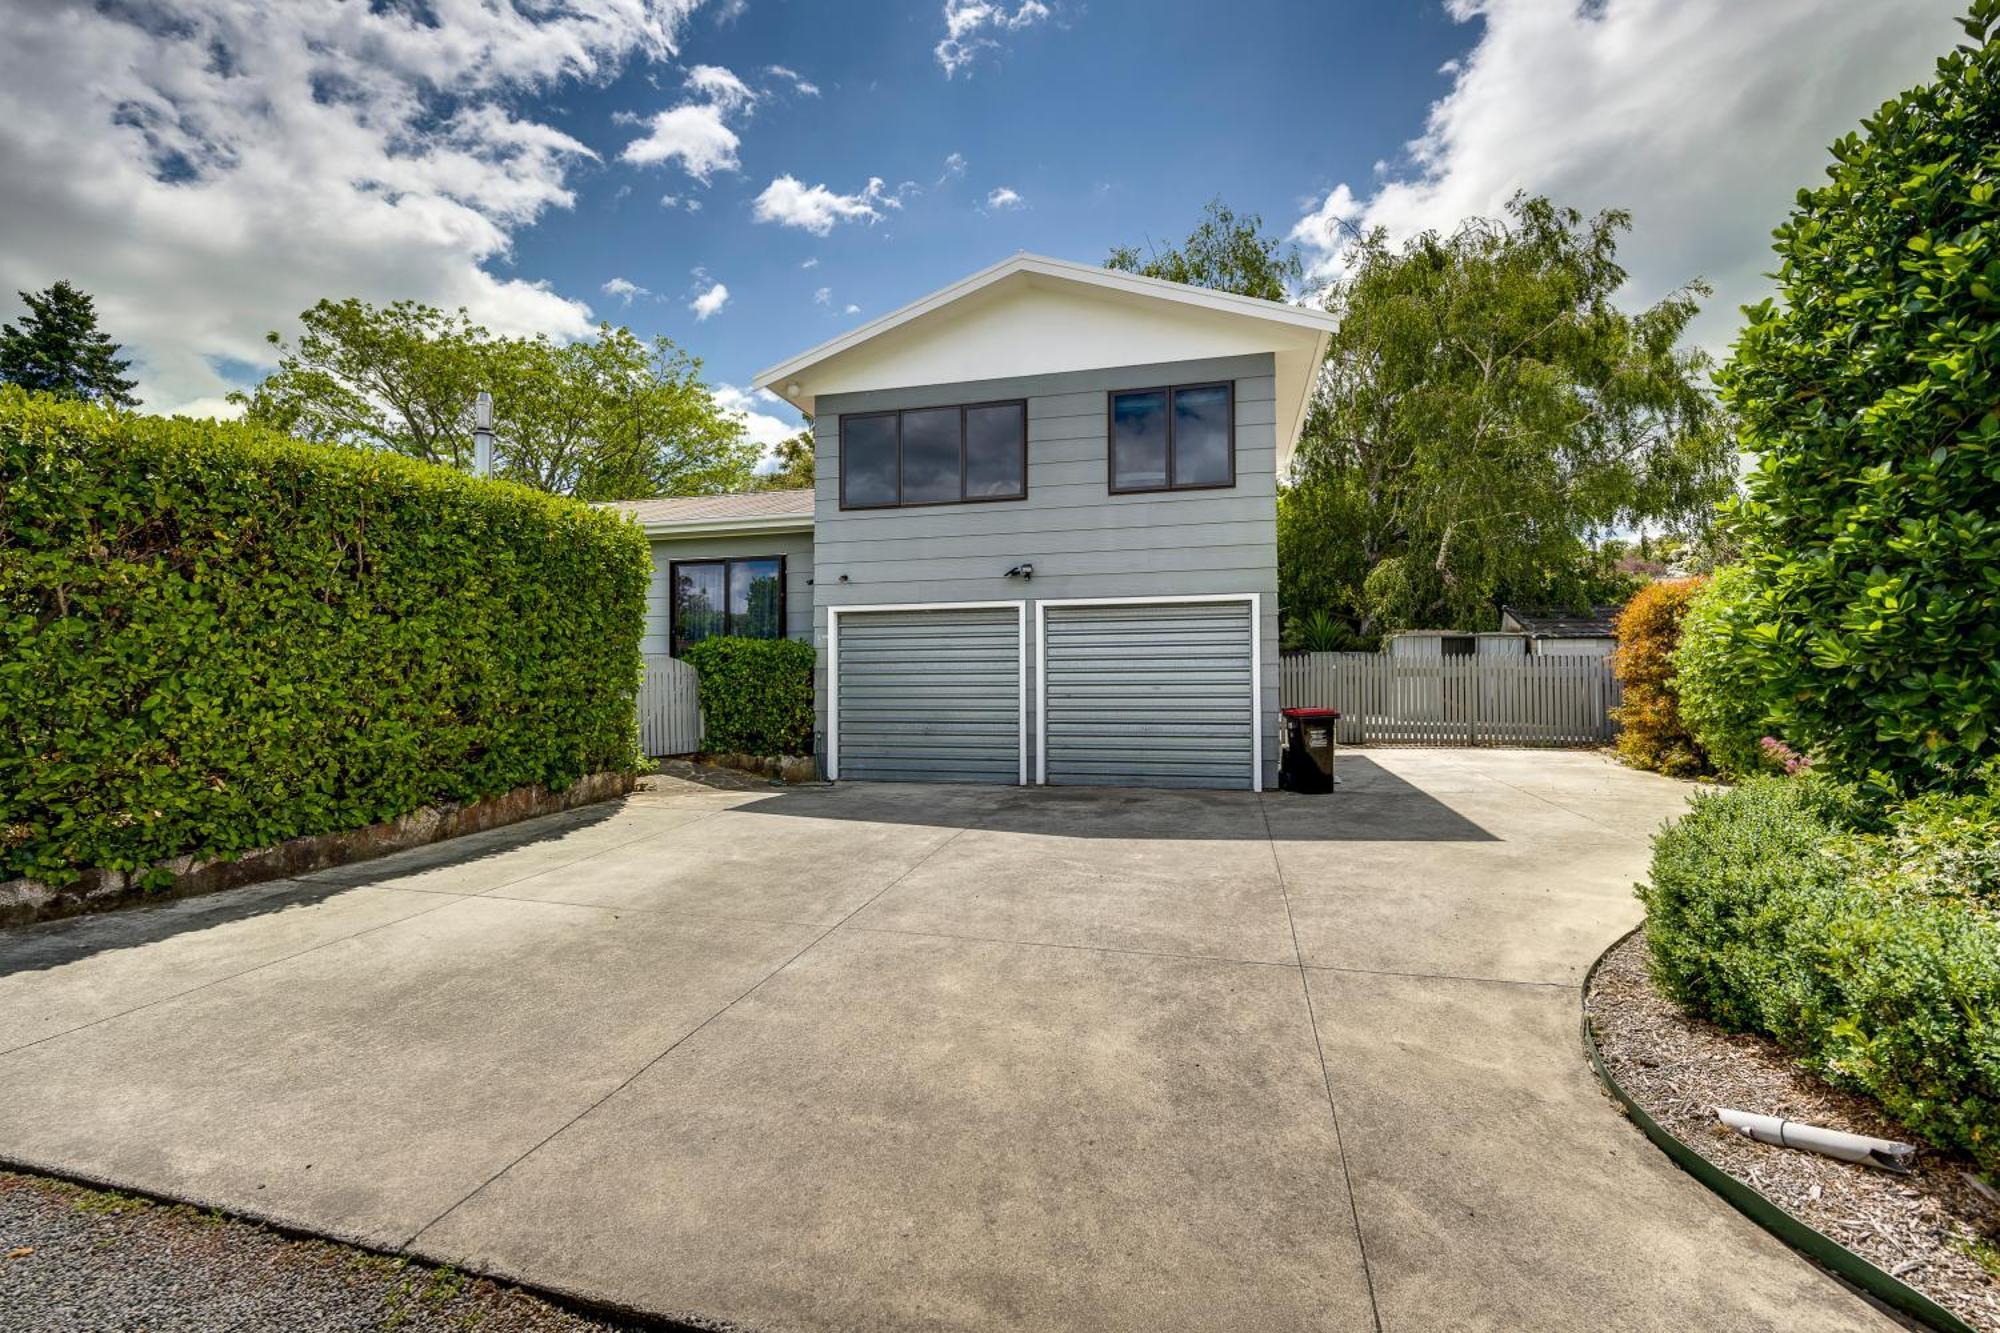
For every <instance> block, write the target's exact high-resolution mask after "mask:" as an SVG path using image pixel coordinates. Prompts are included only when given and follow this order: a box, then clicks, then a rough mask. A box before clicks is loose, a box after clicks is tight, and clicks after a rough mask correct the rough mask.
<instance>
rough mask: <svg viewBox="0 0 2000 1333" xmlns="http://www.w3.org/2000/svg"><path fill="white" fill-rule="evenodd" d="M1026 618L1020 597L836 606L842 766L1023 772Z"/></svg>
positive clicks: (838, 757)
mask: <svg viewBox="0 0 2000 1333" xmlns="http://www.w3.org/2000/svg"><path fill="white" fill-rule="evenodd" d="M1023 620H1024V616H1023V613H1022V609H1021V605H1020V604H1019V603H1016V602H1005V603H995V604H992V605H977V606H949V607H926V608H894V609H885V608H867V609H862V608H852V609H849V608H842V609H839V610H837V611H836V612H835V614H834V617H833V621H832V631H831V635H830V641H831V644H832V650H833V672H834V677H835V693H834V698H833V700H832V708H831V711H832V715H833V717H834V719H835V730H834V734H833V737H832V744H831V746H830V747H829V748H831V749H832V751H833V760H834V772H835V775H836V776H837V777H839V778H842V779H849V780H852V779H860V780H863V781H866V780H871V779H872V780H874V781H878V782H1021V781H1023V780H1024V773H1023V768H1024V764H1023V761H1022V755H1021V745H1022V741H1023V736H1022V733H1023V731H1024V729H1025V721H1024V717H1023V711H1022V708H1023V704H1024V702H1025V700H1024V696H1023V691H1022V683H1021V682H1022V676H1021V661H1022V635H1023V632H1024V625H1023Z"/></svg>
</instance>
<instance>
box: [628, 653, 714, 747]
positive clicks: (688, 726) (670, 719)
mask: <svg viewBox="0 0 2000 1333" xmlns="http://www.w3.org/2000/svg"><path fill="white" fill-rule="evenodd" d="M699 680H700V677H699V676H698V675H697V674H696V673H695V669H694V668H693V667H691V666H689V665H688V664H687V663H686V662H683V661H681V660H680V659H679V658H677V657H668V656H666V655H665V654H655V653H647V654H646V678H645V680H644V681H643V682H642V683H641V684H640V686H639V747H640V749H642V750H644V751H645V752H646V754H647V756H648V757H653V758H657V757H658V756H660V755H666V754H693V753H694V752H695V751H696V750H699V749H700V748H701V733H702V727H701V698H700V694H699V692H698V690H697V688H696V686H697V682H698V681H699Z"/></svg>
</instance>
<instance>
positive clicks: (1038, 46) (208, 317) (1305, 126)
mask: <svg viewBox="0 0 2000 1333" xmlns="http://www.w3.org/2000/svg"><path fill="white" fill-rule="evenodd" d="M1962 4H1963V0H1756V3H1754V4H1746V3H1743V2H1742V0H1396V2H1395V3H1389V2H1388V0H1376V2H1373V3H1363V2H1361V0H1222V2H1220V3H1199V4H1197V3H1175V2H1173V0H1152V2H1151V3H1143V2H1141V0H911V2H908V3H892V2H891V0H865V2H864V0H840V2H839V3H834V2H832V0H818V2H809V0H314V3H310V4H291V5H276V6H273V5H270V4H268V3H266V0H0V30H4V31H5V32H6V33H7V37H8V40H7V41H6V42H5V43H0V180H5V181H7V182H8V188H7V189H6V190H4V191H0V293H7V292H11V291H13V290H15V289H21V288H27V289H35V288H41V287H45V286H47V285H48V284H49V283H50V282H53V281H55V280H56V279H58V278H67V279H69V280H71V281H73V282H76V283H78V284H79V285H81V286H82V287H84V288H85V290H87V291H89V292H91V293H93V294H94V295H95V296H96V298H97V302H98V309H99V312H100V316H101V319H102V323H103V325H104V327H105V328H106V329H107V330H108V331H109V332H110V333H111V335H112V336H113V337H114V338H115V339H117V340H118V341H119V342H121V343H122V344H124V346H125V347H126V349H127V351H128V352H129V353H130V354H131V355H132V356H133V357H134V361H135V371H136V373H137V376H138V379H139V393H140V396H141V397H142V399H143V400H144V402H145V404H146V407H147V408H148V410H153V411H163V412H170V411H180V412H188V413H195V414H209V413H213V414H218V415H226V414H228V413H229V412H230V411H231V410H232V409H231V408H230V407H229V405H228V404H227V403H226V401H225V395H226V394H227V393H228V391H229V390H231V389H232V388H238V387H244V386H246V385H247V384H250V383H254V382H255V380H256V379H257V378H258V377H259V376H260V375H261V374H263V373H264V372H265V370H267V369H268V367H269V366H270V364H271V363H272V359H273V356H274V353H273V350H272V348H271V347H270V346H269V345H268V344H267V343H266V342H265V340H264V335H265V333H266V332H267V331H271V330H276V331H278V332H280V333H281V334H286V335H289V334H291V333H293V332H294V331H295V330H296V327H297V325H296V321H297V315H298V313H299V312H300V311H301V310H304V309H305V308H307V307H308V306H310V305H311V304H312V303H313V302H314V301H317V300H319V299H321V298H322V297H343V296H355V297H360V298H362V299H364V300H368V301H374V302H378V303H380V302H388V301H393V300H397V299H401V298H410V299H414V300H419V301H425V302H428V303H430V304H433V305H438V306H442V307H445V308H452V307H457V306H461V305H462V306H464V307H466V308H468V309H469V310H470V311H471V312H472V313H473V314H474V315H475V316H476V317H477V318H479V319H480V320H482V321H483V322H485V323H486V324H487V325H488V326H489V327H491V328H493V329H494V330H495V331H496V332H502V333H509V334H516V333H545V334H548V335H550V336H553V337H557V338H575V337H585V336H588V335H589V333H590V331H591V329H592V328H593V326H594V322H595V320H597V319H600V318H608V319H611V320H614V321H620V322H626V323H630V324H631V325H632V326H633V327H634V328H635V329H637V330H638V331H640V332H641V333H645V334H652V333H664V334H666V335H667V336H669V337H671V338H673V339H674V340H675V341H676V342H678V343H680V344H681V345H683V346H684V347H686V348H687V349H688V350H689V351H691V352H693V353H695V354H696V355H698V356H700V357H702V358H703V359H704V361H705V363H706V366H707V372H708V374H709V376H710V378H711V380H712V382H713V383H714V385H715V386H716V393H717V397H718V400H719V401H721V402H722V403H723V404H724V405H725V406H726V407H728V408H730V409H731V410H742V411H745V412H746V414H747V416H746V420H747V422H748V424H749V426H750V428H751V430H752V433H753V435H754V436H755V437H756V438H758V439H759V440H762V441H766V442H770V441H774V440H776V439H777V438H780V437H782V436H783V435H784V434H786V433H788V432H789V430H790V429H791V427H792V425H793V424H794V422H795V420H796V418H795V417H793V416H792V414H791V413H790V412H789V410H788V409H782V408H780V407H779V406H778V405H777V404H776V403H775V402H774V401H773V400H771V399H769V398H759V397H756V396H753V395H751V394H749V393H748V392H747V391H746V388H745V386H747V384H748V382H749V379H750V377H751V376H752V375H753V374H754V373H755V372H756V371H757V370H759V369H761V368H762V367H764V366H766V365H769V364H771V363H773V362H776V361H778V360H780V359H782V358H784V357H786V356H789V355H791V354H792V353H794V352H797V351H800V350H802V349H804V348H805V347H808V346H810V345H812V344H814V343H817V342H819V341H821V340H823V339H825V338H827V337H830V336H832V335H833V334H835V333H838V332H839V331H841V330H842V329H844V328H847V327H849V326H851V325H853V324H855V323H858V322H860V321H863V320H865V319H867V318H870V317H872V316H875V315H879V314H881V313H883V312H885V311H887V310H890V309H893V308H895V307H896V306H897V305H900V304H902V303H903V302H905V301H908V300H910V299H911V298H913V297H916V296H919V295H921V294H923V293H925V292H927V291H930V290H932V289H934V288H936V287H938V286H940V285H943V284H944V283H947V282H950V281H951V280H953V279H955V278H957V277H960V276H962V275H963V274H966V273H969V272H971V271H973V270H975V269H978V268H980V267H983V266H984V265H986V264H989V263H992V262H994V261H995V260H997V259H999V258H1002V257H1004V256H1005V255H1008V254H1011V253H1013V252H1015V251H1017V250H1034V251H1040V252H1044V253H1049V254H1054V255H1059V256H1062V257H1065V258H1070V259H1078V260H1087V261H1099V260H1101V259H1102V258H1103V257H1104V255H1105V253H1106V252H1107V251H1108V250H1109V248H1110V247H1111V246H1113V245H1115V244H1118V243H1120V242H1130V243H1141V244H1143V243H1144V242H1146V241H1147V240H1148V239H1149V238H1151V239H1156V240H1160V241H1163V242H1171V241H1174V240H1177V239H1179V238H1181V237H1182V236H1184V235H1185V234H1186V232H1187V230H1188V229H1189V227H1190V226H1191V225H1192V224H1193V223H1194V222H1195V221H1196V219H1197V218H1198V216H1199V214H1200V211H1201V208H1202V206H1203V204H1204V203H1205V202H1206V201H1207V200H1209V199H1211V198H1214V197H1218V196H1219V197H1221V198H1222V199H1224V200H1226V201H1227V202H1228V203H1229V204H1230V205H1231V206H1233V207H1235V208H1236V209H1238V210H1239V211H1248V212H1256V213H1260V214H1262V215H1263V217H1264V219H1265V221H1266V223H1267V226H1268V227H1269V229H1270V230H1271V232H1272V233H1273V234H1275V235H1279V236H1285V237H1289V238H1291V239H1292V241H1293V242H1294V243H1295V244H1297V245H1298V246H1299V250H1300V254H1301V257H1302V258H1303V259H1304V260H1305V262H1306V264H1307V266H1308V270H1309V272H1310V274H1311V275H1312V277H1313V279H1314V280H1315V281H1314V282H1313V283H1312V284H1309V286H1316V285H1317V282H1318V281H1319V280H1324V279H1326V278H1329V277H1332V276H1334V275H1336V274H1337V273H1338V271H1339V255H1338V250H1337V246H1335V245H1333V244H1330V243H1329V241H1328V237H1329V236H1331V235H1333V234H1335V233H1334V229H1333V228H1332V226H1331V224H1332V223H1333V222H1335V221H1339V222H1341V223H1345V224H1350V225H1353V226H1360V227H1378V226H1379V227H1382V228H1384V229H1386V230H1387V231H1388V232H1389V233H1390V234H1391V235H1392V236H1393V237H1396V238H1406V237H1408V236H1410V235H1413V234H1415V233H1416V232H1417V231H1420V230H1422V229H1424V228H1439V229H1449V228H1451V227H1454V226H1456V225H1458V224H1459V223H1460V222H1461V221H1463V220H1464V219H1466V218H1468V217H1471V216H1477V215H1492V214H1494V213H1497V212H1498V211H1499V210H1500V209H1501V208H1502V207H1503V205H1504V204H1505V202H1506V200H1507V199H1508V198H1509V197H1510V196H1511V195H1512V194H1514V193H1515V192H1516V191H1518V190H1524V189H1525V190H1530V191H1536V192H1542V193H1547V194H1550V195H1552V196H1553V197H1555V198H1556V199H1558V200H1560V201H1562V202H1564V203H1569V204H1573V205H1575V206H1577V207H1579V208H1582V209H1584V210H1586V211H1593V210H1596V209H1600V208H1605V207H1613V206H1615V207H1622V208H1627V209H1630V210H1631V211H1632V212H1633V213H1634V215H1635V218H1636V223H1635V226H1634V229H1633V231H1632V233H1631V235H1630V236H1629V237H1628V238H1627V240H1626V242H1625V244H1624V246H1623V248H1622V249H1621V252H1620V254H1621V258H1622V259H1623V260H1624V261H1625V263H1626V266H1627V268H1628V270H1629V271H1630V274H1631V280H1630V283H1629V284H1628V286H1627V288H1626V290H1625V292H1624V293H1623V299H1626V300H1627V301H1628V302H1629V303H1631V304H1641V303H1649V302H1651V301H1654V300H1657V299H1659V298H1660V297H1661V296H1663V295H1666V294H1667V293H1669V292H1671V291H1673V290H1674V289H1675V288H1676V287H1678V286H1679V285H1680V284H1682V283H1685V282H1686V281H1688V280H1689V279H1691V278H1694V277H1696V276H1701V277H1704V278H1706V279H1708V280H1709V281H1710V282H1712V283H1713V284H1714V286H1715V288H1716V295H1715V297H1714V299H1713V300H1712V301H1711V302H1710V304H1709V307H1708V310H1707V312H1706V313H1705V314H1704V315H1703V316H1702V317H1701V319H1700V320H1698V321H1697V323H1696V324H1695V326H1694V330H1693V334H1694V337H1695V338H1696V340H1697V341H1699V342H1700V343H1701V344H1702V345H1703V346H1704V347H1706V348H1707V349H1709V350H1710V351H1713V352H1717V353H1720V352H1722V351H1725V350H1726V348H1727V346H1728V344H1729V341H1730V339H1731V337H1732V336H1733V333H1734V330H1735V327H1736V323H1737V318H1736V315H1735V310H1736V308H1737V306H1738V305H1740V304H1741V303H1744V302H1747V301H1754V300H1757V299H1759V298H1761V297H1762V296H1763V295H1765V294H1766V293H1767V291H1768V289H1769V284H1768V281H1767V280H1766V279H1765V277H1764V276H1763V274H1764V271H1765V270H1766V269H1767V268H1768V267H1769V266H1770V260H1769V248H1768V237H1769V233H1770V230H1771V228H1772V227H1773V226H1774V225H1775V224H1776V223H1777V222H1778V221H1779V220H1780V219H1781V218H1782V216H1783V214H1784V212H1785V210H1786V208H1787V207H1788V205H1789V202H1790V199H1791V196H1792V194H1793V192H1794V191H1795V190H1796V189H1797V188H1798V187H1799V186H1800V185H1802V184H1808V183H1810V182H1812V181H1813V180H1815V179H1817V178H1818V177H1819V175H1820V172H1821V171H1822V169H1823V167H1824V164H1825V162H1826V160H1827V155H1826V145H1827V144H1828V143H1829V142H1830V141H1831V140H1833V139H1834V138H1835V137H1837V136H1838V135H1840V134H1842V133H1845V132H1846V131H1847V130H1849V129H1851V128H1853V126H1854V125H1855V124H1856V122H1857V121H1858V120H1859V119H1860V118H1861V117H1862V116H1864V115H1865V114H1867V113H1868V112H1869V111H1870V110H1872V109H1873V108H1874V107H1875V106H1876V105H1877V104H1879V103H1880V102H1881V101H1882V100H1883V99H1884V98H1886V97H1888V96H1890V95H1892V94H1894V93H1895V92H1897V91H1898V90H1900V89H1902V88H1905V87H1907V86H1909V85H1911V84H1913V83H1915V82H1918V81H1920V80H1921V79H1923V78H1924V77H1926V75H1927V74H1928V72H1929V70H1930V68H1931V66H1932V63H1933V61H1934V60H1935V58H1936V56H1937V55H1938V54H1939V53H1940V52H1942V51H1944V50H1946V49H1947V48H1949V47H1950V46H1951V45H1952V44H1953V43H1954V42H1955V41H1956V40H1957V39H1958V37H1959V35H1960V34H1959V32H1958V29H1957V26H1956V24H1955V23H1954V22H1953V21H1952V18H1953V15H1954V14H1955V13H1956V12H1957V11H1958V10H1959V9H1960V8H1961V7H1962ZM954 163H956V164H957V165H956V166H953V165H951V164H954ZM1002 191H1005V192H1007V193H998V192H1002ZM666 196H672V197H673V198H674V200H675V201H676V202H674V203H673V204H671V205H668V204H663V203H662V199H663V197H666ZM691 202H693V203H698V204H699V208H698V209H693V208H691V207H690V203H691ZM808 265H810V267H807V266H808ZM822 292H824V295H823V296H821V295H820V293H822ZM698 300H699V301H700V302H701V306H700V308H701V309H703V310H706V311H707V316H706V318H702V317H700V316H699V313H698V311H697V310H696V309H694V308H691V307H693V306H694V305H695V304H696V303H697V301H698ZM13 306H14V303H13V302H12V300H11V298H10V297H4V296H0V318H11V317H12V315H13V314H14V308H13Z"/></svg>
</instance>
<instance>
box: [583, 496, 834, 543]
mask: <svg viewBox="0 0 2000 1333" xmlns="http://www.w3.org/2000/svg"><path fill="white" fill-rule="evenodd" d="M598 508H600V509H612V510H616V511H617V512H619V513H621V514H630V515H631V516H632V517H633V519H634V520H635V521H637V523H638V524H639V526H640V527H641V528H644V529H645V530H646V531H647V532H648V533H689V534H695V533H704V532H737V531H758V532H770V531H786V530H792V529H797V530H807V529H810V528H811V527H812V519H813V493H812V490H811V489H810V488H805V489H801V490H793V491H744V492H740V493H737V494H733V495H673V496H665V497H662V498H660V499H654V500H606V501H603V502H602V503H600V504H599V505H598Z"/></svg>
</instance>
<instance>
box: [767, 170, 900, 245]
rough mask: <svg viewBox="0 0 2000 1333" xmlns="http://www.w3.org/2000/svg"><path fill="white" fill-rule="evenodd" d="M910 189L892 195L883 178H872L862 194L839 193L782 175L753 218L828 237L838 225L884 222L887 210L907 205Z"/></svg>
mask: <svg viewBox="0 0 2000 1333" xmlns="http://www.w3.org/2000/svg"><path fill="white" fill-rule="evenodd" d="M907 188H908V186H907V185H902V186H898V187H897V188H896V192H895V193H894V194H891V193H889V191H888V190H887V189H886V188H885V187H884V185H883V183H882V178H881V177H880V176H870V177H869V178H868V184H867V185H866V186H864V187H862V189H861V191H860V192H859V193H858V194H836V193H834V192H833V191H832V190H829V189H827V188H826V186H824V185H807V184H806V183H805V182H803V181H801V180H799V178H798V177H796V176H791V175H785V176H779V177H777V178H776V179H775V180H773V181H772V182H771V183H770V184H769V185H767V186H765V187H764V192H763V193H762V194H760V195H758V196H757V199H756V203H755V205H754V206H753V208H752V210H751V216H752V217H754V218H755V219H756V220H757V221H759V222H775V223H777V224H778V225H779V226H782V227H798V228H800V229H802V230H804V231H809V232H811V233H812V234H813V235H815V236H824V235H826V234H827V233H828V232H830V231H832V230H833V226H834V224H835V223H836V222H877V221H880V220H881V217H882V210H883V209H885V208H901V207H902V206H903V200H902V192H903V191H904V190H905V189H907Z"/></svg>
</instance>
